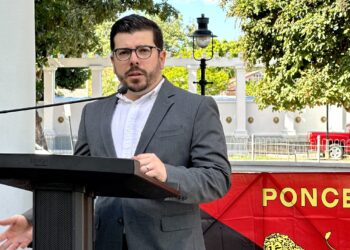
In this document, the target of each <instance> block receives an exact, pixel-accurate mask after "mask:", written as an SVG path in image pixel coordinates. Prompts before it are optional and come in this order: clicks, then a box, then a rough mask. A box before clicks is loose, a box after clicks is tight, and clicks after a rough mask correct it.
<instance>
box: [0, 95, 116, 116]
mask: <svg viewBox="0 0 350 250" xmlns="http://www.w3.org/2000/svg"><path fill="white" fill-rule="evenodd" d="M107 97H110V96H102V97H94V98H88V99H83V100H76V101H69V102H58V103H53V104H46V105H38V106H32V107H25V108H18V109H7V110H0V114H5V113H13V112H19V111H26V110H32V109H41V108H49V107H55V106H61V105H65V104H73V103H79V102H89V101H95V100H100V99H105V98H107Z"/></svg>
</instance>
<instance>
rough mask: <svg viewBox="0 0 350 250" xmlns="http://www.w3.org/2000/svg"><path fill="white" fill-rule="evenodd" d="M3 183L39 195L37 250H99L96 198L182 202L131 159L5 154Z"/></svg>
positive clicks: (0, 168) (0, 161) (0, 171)
mask: <svg viewBox="0 0 350 250" xmlns="http://www.w3.org/2000/svg"><path fill="white" fill-rule="evenodd" d="M0 183H1V184H6V185H9V186H12V187H17V188H21V189H25V190H30V191H33V213H34V222H33V228H34V231H33V249H35V250H48V249H50V250H53V249H54V250H93V233H94V232H93V227H94V223H93V210H94V209H93V205H94V204H93V203H94V198H95V197H96V196H113V197H127V198H144V199H164V198H167V197H176V198H179V197H180V193H179V191H178V190H176V189H175V188H173V187H171V186H169V185H167V184H165V183H162V182H159V181H157V180H155V179H154V178H150V177H148V176H146V175H144V174H143V173H141V172H140V170H139V163H138V162H137V161H133V160H129V159H116V158H102V157H85V156H63V155H35V154H0Z"/></svg>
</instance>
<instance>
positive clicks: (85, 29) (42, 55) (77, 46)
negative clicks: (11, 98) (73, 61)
mask: <svg viewBox="0 0 350 250" xmlns="http://www.w3.org/2000/svg"><path fill="white" fill-rule="evenodd" d="M131 9H133V10H141V11H143V12H144V13H148V14H151V15H156V14H157V15H159V18H160V19H161V20H168V19H169V18H172V17H173V16H177V11H176V10H175V9H174V8H173V7H172V6H171V5H169V4H168V3H167V2H166V1H162V2H160V3H154V2H153V0H142V1H135V0H84V1H82V0H64V1H53V0H35V39H36V65H37V82H38V83H39V84H38V89H37V93H39V91H41V90H40V85H42V83H41V81H42V67H43V66H44V65H45V63H46V61H47V57H48V56H50V55H53V56H57V55H58V54H64V55H65V56H66V57H80V56H81V55H82V53H88V52H91V53H97V54H101V53H103V46H104V44H100V42H99V34H98V32H95V31H96V27H97V26H98V25H100V24H102V23H104V22H105V21H113V20H116V19H117V17H118V16H119V15H120V13H123V12H125V11H126V10H131ZM106 25H107V24H106ZM107 37H108V36H107ZM81 79H82V77H81ZM41 96H42V95H37V99H40V98H41Z"/></svg>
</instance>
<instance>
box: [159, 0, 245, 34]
mask: <svg viewBox="0 0 350 250" xmlns="http://www.w3.org/2000/svg"><path fill="white" fill-rule="evenodd" d="M156 2H158V1H156ZM218 2H219V1H218V0H168V3H170V4H171V5H172V6H174V7H175V8H176V9H177V10H178V11H179V12H180V14H181V15H182V16H183V24H184V25H185V26H186V25H187V24H191V23H197V19H196V18H197V17H200V16H201V14H204V15H205V16H206V17H209V24H208V29H209V30H211V31H212V32H213V33H214V35H217V36H218V39H219V40H222V39H224V38H225V39H226V40H237V39H238V37H239V36H240V35H242V31H241V29H240V27H239V22H238V21H236V19H234V18H232V17H226V12H225V11H224V10H222V9H221V8H220V7H219V4H218Z"/></svg>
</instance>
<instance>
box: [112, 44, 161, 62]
mask: <svg viewBox="0 0 350 250" xmlns="http://www.w3.org/2000/svg"><path fill="white" fill-rule="evenodd" d="M141 48H149V49H150V54H149V56H148V57H140V56H139V54H138V52H137V51H138V49H141ZM152 49H157V50H158V51H161V49H160V48H158V47H157V46H153V45H139V46H137V47H136V48H135V49H130V48H115V49H114V50H113V51H112V54H113V55H115V57H116V58H117V59H118V60H119V61H127V60H129V59H130V57H131V54H132V52H133V51H135V54H136V56H137V58H139V59H141V60H146V59H148V58H150V57H151V55H152ZM119 50H126V51H128V52H130V53H129V57H128V58H126V59H123V60H122V59H120V58H119V57H118V55H117V53H116V52H118V51H119Z"/></svg>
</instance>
